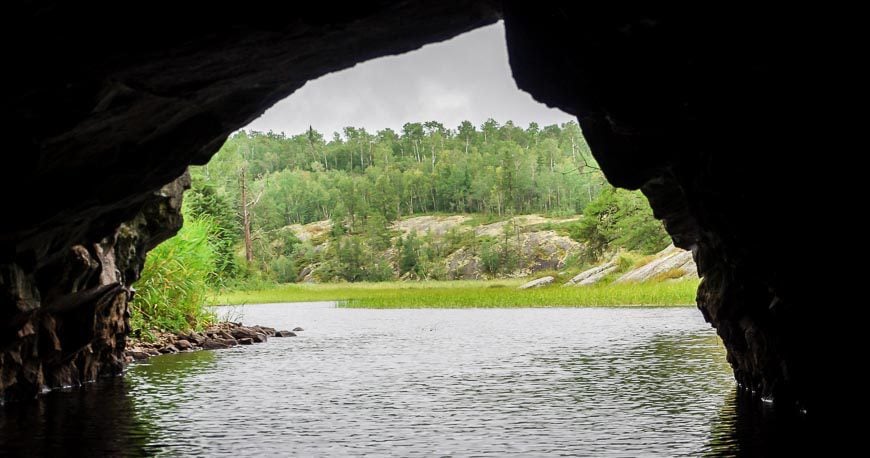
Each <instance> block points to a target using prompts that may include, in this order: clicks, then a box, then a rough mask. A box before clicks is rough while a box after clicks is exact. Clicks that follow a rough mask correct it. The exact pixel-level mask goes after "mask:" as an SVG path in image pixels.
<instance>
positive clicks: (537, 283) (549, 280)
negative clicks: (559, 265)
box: [517, 275, 555, 289]
mask: <svg viewBox="0 0 870 458" xmlns="http://www.w3.org/2000/svg"><path fill="white" fill-rule="evenodd" d="M554 280H555V278H554V277H552V276H550V275H547V276H546V277H541V278H536V279H534V280H532V281H530V282H526V283H523V284H522V285H520V286H519V287H518V288H517V289H531V288H540V287H542V286H547V285H551V284H553V281H554Z"/></svg>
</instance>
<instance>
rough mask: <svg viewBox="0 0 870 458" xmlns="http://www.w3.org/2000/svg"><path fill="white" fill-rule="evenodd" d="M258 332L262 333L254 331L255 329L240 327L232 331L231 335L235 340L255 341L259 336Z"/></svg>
mask: <svg viewBox="0 0 870 458" xmlns="http://www.w3.org/2000/svg"><path fill="white" fill-rule="evenodd" d="M258 332H260V331H258V330H257V329H254V328H249V327H246V326H239V327H237V328H235V329H232V330H230V332H229V333H230V334H231V335H232V336H233V338H235V339H244V338H248V339H253V338H254V336H256V335H257V333H258Z"/></svg>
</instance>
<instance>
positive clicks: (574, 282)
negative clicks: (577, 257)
mask: <svg viewBox="0 0 870 458" xmlns="http://www.w3.org/2000/svg"><path fill="white" fill-rule="evenodd" d="M617 267H618V266H617V265H616V261H610V262H607V263H605V264H602V265H600V266H596V267H593V268H591V269H588V270H584V271H583V272H580V273H579V274H577V275H575V276H574V278H572V279H570V280H568V282H567V283H565V284H564V285H563V286H583V285H592V284H595V283H598V282H599V281H601V279H602V278H604V277H606V276H607V274H609V273H611V272H613V271H614V270H616V268H617Z"/></svg>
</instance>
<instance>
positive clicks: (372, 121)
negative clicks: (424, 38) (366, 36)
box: [245, 22, 573, 138]
mask: <svg viewBox="0 0 870 458" xmlns="http://www.w3.org/2000/svg"><path fill="white" fill-rule="evenodd" d="M510 75H511V73H510V67H509V65H508V57H507V48H506V47H505V39H504V26H503V25H502V23H501V22H499V23H497V24H494V25H491V26H488V27H484V28H481V29H477V30H474V31H471V32H469V33H466V34H464V35H460V36H458V37H455V38H453V39H451V40H448V41H444V42H441V43H435V44H431V45H427V46H424V47H423V48H421V49H419V50H417V51H412V52H409V53H407V54H402V55H399V56H391V57H383V58H380V59H375V60H371V61H368V62H363V63H361V64H359V65H357V66H355V67H353V68H349V69H346V70H342V71H340V72H336V73H331V74H329V75H325V76H323V77H321V78H319V79H317V80H314V81H309V82H308V83H307V84H306V85H305V86H304V87H302V88H301V89H299V90H298V91H296V92H295V93H294V94H292V95H291V96H290V97H288V98H286V99H284V100H282V101H281V102H278V103H277V104H275V106H273V107H272V108H270V109H269V110H268V111H266V112H265V113H264V114H263V116H261V117H259V118H258V119H256V120H255V121H254V122H252V123H251V124H249V125H248V126H247V127H245V129H249V130H259V131H268V130H273V131H275V132H284V133H286V134H287V135H294V134H298V133H301V132H304V131H306V130H308V126H309V125H311V126H313V127H314V128H315V129H316V130H318V131H319V132H321V133H323V134H325V136H327V138H329V137H330V136H331V135H332V132H334V131H341V129H342V128H343V127H345V126H354V127H364V128H365V129H366V130H368V131H369V132H372V133H373V132H375V131H377V130H380V129H383V128H385V127H390V128H393V129H395V130H396V131H399V130H400V129H401V127H402V124H404V123H406V122H423V121H430V120H434V121H440V122H441V123H443V124H444V126H445V127H448V128H451V129H455V128H456V126H458V125H459V123H460V122H462V121H463V120H466V119H467V120H470V121H472V122H473V123H474V124H475V125H477V126H480V124H482V123H483V122H484V121H485V120H486V119H487V118H490V117H491V118H494V119H495V120H496V121H498V122H499V123H504V122H505V121H507V120H512V121H514V123H515V124H517V125H518V126H522V127H526V126H527V125H528V123H529V122H531V121H534V122H537V123H538V124H540V125H541V126H544V125H548V124H556V123H558V124H561V123H563V122H567V121H570V120H572V119H573V117H571V116H570V115H568V114H566V113H564V112H562V111H559V110H556V109H550V108H547V106H546V105H543V104H540V103H538V102H536V101H535V100H533V99H532V97H531V96H530V95H528V94H527V93H525V92H522V91H520V90H519V89H518V88H517V86H516V84H515V83H514V80H513V79H512V78H511V76H510Z"/></svg>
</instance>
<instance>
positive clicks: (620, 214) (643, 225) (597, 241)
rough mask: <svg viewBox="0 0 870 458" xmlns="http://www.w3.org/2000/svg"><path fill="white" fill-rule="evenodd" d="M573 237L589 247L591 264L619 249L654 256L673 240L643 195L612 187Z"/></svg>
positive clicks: (595, 203)
mask: <svg viewBox="0 0 870 458" xmlns="http://www.w3.org/2000/svg"><path fill="white" fill-rule="evenodd" d="M570 233H571V237H572V238H573V239H575V240H577V241H579V242H582V243H584V244H585V245H586V248H585V253H586V258H587V260H589V261H593V260H596V259H598V258H600V257H601V255H602V254H604V253H605V252H607V251H614V250H616V249H619V248H622V249H626V250H631V251H638V252H640V253H643V254H652V253H655V252H657V251H660V250H662V249H663V248H665V247H666V246H667V245H668V243H669V240H670V239H669V238H668V234H667V233H666V232H665V229H664V226H662V223H661V222H660V221H658V220H656V219H655V218H654V217H653V214H652V209H650V206H649V203H648V202H647V200H646V198H645V197H644V196H643V194H641V193H640V192H637V191H626V190H624V189H616V188H613V187H611V186H608V187H607V188H605V189H604V190H603V191H602V192H601V194H599V195H598V198H596V199H595V200H594V201H593V202H592V203H590V204H589V205H588V206H587V207H586V213H584V215H583V218H582V219H581V220H580V222H579V223H578V224H577V226H575V227H574V228H573V229H572V230H571V231H570Z"/></svg>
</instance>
